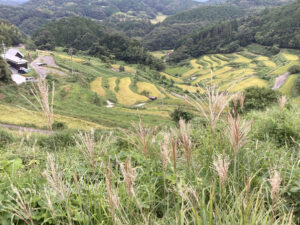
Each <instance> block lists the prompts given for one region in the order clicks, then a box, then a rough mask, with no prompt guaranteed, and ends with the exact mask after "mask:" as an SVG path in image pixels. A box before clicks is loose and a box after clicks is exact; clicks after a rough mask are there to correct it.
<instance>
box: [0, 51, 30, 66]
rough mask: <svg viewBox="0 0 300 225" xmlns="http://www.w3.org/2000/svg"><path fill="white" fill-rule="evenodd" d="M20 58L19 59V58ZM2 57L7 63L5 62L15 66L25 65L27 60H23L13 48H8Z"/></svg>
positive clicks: (19, 53)
mask: <svg viewBox="0 0 300 225" xmlns="http://www.w3.org/2000/svg"><path fill="white" fill-rule="evenodd" d="M19 56H21V57H22V58H21V57H19ZM2 57H3V58H4V59H5V60H6V61H7V62H12V63H16V64H25V63H27V60H25V59H23V57H24V55H23V54H22V53H21V52H20V51H19V50H18V49H15V48H10V49H9V50H8V51H7V52H6V53H5V54H3V55H2Z"/></svg>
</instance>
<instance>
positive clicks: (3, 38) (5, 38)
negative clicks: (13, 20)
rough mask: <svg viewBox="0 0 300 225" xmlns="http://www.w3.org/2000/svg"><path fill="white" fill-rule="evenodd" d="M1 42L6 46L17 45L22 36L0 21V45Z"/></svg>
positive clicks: (17, 30)
mask: <svg viewBox="0 0 300 225" xmlns="http://www.w3.org/2000/svg"><path fill="white" fill-rule="evenodd" d="M2 42H4V43H5V44H6V45H7V46H11V45H18V44H20V43H21V42H22V35H21V33H20V31H19V29H18V28H17V27H16V26H14V25H12V24H10V23H8V22H7V21H4V20H0V44H2Z"/></svg>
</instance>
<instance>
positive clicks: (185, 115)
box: [170, 107, 194, 124]
mask: <svg viewBox="0 0 300 225" xmlns="http://www.w3.org/2000/svg"><path fill="white" fill-rule="evenodd" d="M170 116H171V118H172V120H173V121H174V122H175V123H176V124H178V123H179V120H180V119H183V120H184V121H185V122H189V121H190V120H192V119H193V117H194V116H193V114H192V113H189V112H187V111H184V110H183V109H182V108H180V107H179V108H176V109H175V110H174V111H173V112H172V113H171V114H170Z"/></svg>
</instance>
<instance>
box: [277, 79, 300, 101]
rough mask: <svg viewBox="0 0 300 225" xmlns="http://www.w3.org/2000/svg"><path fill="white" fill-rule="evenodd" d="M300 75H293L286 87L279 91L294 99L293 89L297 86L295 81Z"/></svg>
mask: <svg viewBox="0 0 300 225" xmlns="http://www.w3.org/2000/svg"><path fill="white" fill-rule="evenodd" d="M299 75H300V74H293V75H291V76H289V77H288V79H287V81H286V82H285V83H284V85H283V86H282V87H281V88H280V89H279V91H280V92H281V93H282V94H284V95H286V96H288V97H292V95H293V87H294V84H295V81H296V79H297V77H298V76H299Z"/></svg>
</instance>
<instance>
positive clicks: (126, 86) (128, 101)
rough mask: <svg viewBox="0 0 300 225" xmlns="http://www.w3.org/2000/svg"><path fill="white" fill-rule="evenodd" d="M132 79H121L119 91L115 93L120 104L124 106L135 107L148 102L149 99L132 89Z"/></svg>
mask: <svg viewBox="0 0 300 225" xmlns="http://www.w3.org/2000/svg"><path fill="white" fill-rule="evenodd" d="M130 84H131V79H130V78H129V77H125V78H122V79H120V83H119V90H118V91H117V92H116V93H115V95H116V98H117V100H118V103H120V104H122V105H134V104H136V103H138V102H146V101H148V98H147V97H145V96H142V95H139V94H136V93H134V92H133V91H132V90H131V89H130Z"/></svg>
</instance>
